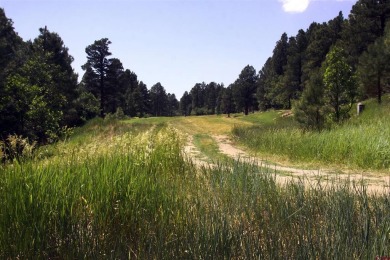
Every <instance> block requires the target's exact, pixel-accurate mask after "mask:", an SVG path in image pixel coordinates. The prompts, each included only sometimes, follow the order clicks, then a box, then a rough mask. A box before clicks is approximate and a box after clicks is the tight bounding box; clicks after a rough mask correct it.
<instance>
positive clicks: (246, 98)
mask: <svg viewBox="0 0 390 260" xmlns="http://www.w3.org/2000/svg"><path fill="white" fill-rule="evenodd" d="M256 84H257V75H256V70H255V69H254V68H253V67H252V66H249V65H247V66H246V67H245V68H244V69H243V70H242V71H241V73H240V75H239V77H238V79H237V80H236V82H235V83H234V87H233V92H234V99H235V103H236V105H237V107H238V108H239V110H242V111H243V112H244V114H245V115H248V113H249V109H251V108H252V109H254V105H255V93H256Z"/></svg>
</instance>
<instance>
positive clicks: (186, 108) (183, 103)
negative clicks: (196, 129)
mask: <svg viewBox="0 0 390 260" xmlns="http://www.w3.org/2000/svg"><path fill="white" fill-rule="evenodd" d="M191 104H192V100H191V95H190V94H189V93H188V92H187V91H185V92H184V94H183V96H182V97H181V99H180V112H181V114H182V115H184V116H188V115H190V114H191Z"/></svg>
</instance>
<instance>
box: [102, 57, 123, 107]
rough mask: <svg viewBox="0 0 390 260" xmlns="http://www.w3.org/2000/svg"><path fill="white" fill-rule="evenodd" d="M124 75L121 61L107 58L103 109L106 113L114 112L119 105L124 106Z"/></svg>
mask: <svg viewBox="0 0 390 260" xmlns="http://www.w3.org/2000/svg"><path fill="white" fill-rule="evenodd" d="M124 80H125V77H124V71H123V65H122V62H121V61H120V60H119V59H116V58H113V59H110V60H109V66H108V67H107V74H106V88H105V89H106V92H105V94H106V103H105V107H104V111H106V112H107V113H115V112H116V111H117V109H118V108H119V107H120V108H121V109H123V108H122V107H124V105H125V104H124V103H125V92H126V89H125V87H126V85H125V82H124Z"/></svg>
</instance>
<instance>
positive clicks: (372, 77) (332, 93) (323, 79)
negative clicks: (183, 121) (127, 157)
mask: <svg viewBox="0 0 390 260" xmlns="http://www.w3.org/2000/svg"><path fill="white" fill-rule="evenodd" d="M389 17H390V1H388V0H375V1H373V0H358V1H357V2H356V4H355V5H354V6H353V7H352V10H351V12H350V15H349V17H348V19H345V18H344V16H343V14H342V13H341V12H340V13H339V14H338V15H337V16H336V17H335V18H334V19H331V20H329V21H328V22H324V23H317V22H313V23H312V24H310V26H309V28H308V29H306V30H303V29H301V30H299V31H298V33H297V34H296V35H295V36H290V37H289V36H288V35H287V34H286V33H283V34H282V35H281V38H280V40H278V41H277V42H276V45H275V47H274V50H273V53H272V56H271V57H269V58H268V59H267V61H266V62H265V64H264V66H263V67H262V68H261V70H260V71H259V72H258V73H256V71H255V69H254V68H253V67H252V66H250V65H248V66H246V67H245V68H244V69H243V70H242V71H241V73H240V74H239V76H238V79H237V80H236V81H235V82H234V83H232V84H230V85H229V86H228V87H227V88H224V87H223V85H219V88H217V91H215V89H216V88H214V87H213V86H214V85H215V83H210V84H207V85H206V84H205V83H202V84H199V83H198V84H196V85H195V86H194V87H193V88H192V90H191V91H190V92H185V93H184V95H183V97H182V98H181V99H180V112H181V114H183V115H188V114H193V115H198V114H213V113H227V114H229V113H232V112H243V113H244V114H248V113H249V112H250V111H255V110H262V111H265V110H268V109H293V111H294V116H295V119H296V120H297V121H298V122H299V123H301V125H302V126H303V127H305V128H310V129H318V130H320V129H322V128H324V127H326V126H327V125H328V124H329V123H330V122H340V121H342V120H344V119H346V118H347V117H348V115H349V113H348V112H349V111H350V109H351V108H352V104H354V102H356V101H358V100H364V99H366V98H369V97H376V98H377V100H378V103H381V102H382V96H383V93H386V92H388V91H389V85H390V63H389V60H390V24H389V23H388V21H389ZM199 93H201V95H202V98H201V99H200V98H199ZM202 93H203V94H202ZM199 99H200V100H202V101H203V103H202V102H199ZM191 100H192V102H191ZM204 102H206V103H204ZM210 106H215V109H210Z"/></svg>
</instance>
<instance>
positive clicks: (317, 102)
mask: <svg viewBox="0 0 390 260" xmlns="http://www.w3.org/2000/svg"><path fill="white" fill-rule="evenodd" d="M293 110H294V117H295V119H296V120H297V121H298V122H299V123H300V124H301V125H302V126H303V127H304V128H307V129H315V130H321V129H322V128H323V127H324V125H325V118H326V113H327V111H326V107H325V103H324V83H323V75H322V73H321V72H320V70H319V69H317V70H316V71H313V72H312V73H311V75H310V79H309V80H308V81H307V82H306V85H305V89H304V90H303V92H302V96H301V98H300V99H299V100H298V101H297V102H296V103H295V105H294V108H293Z"/></svg>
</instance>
